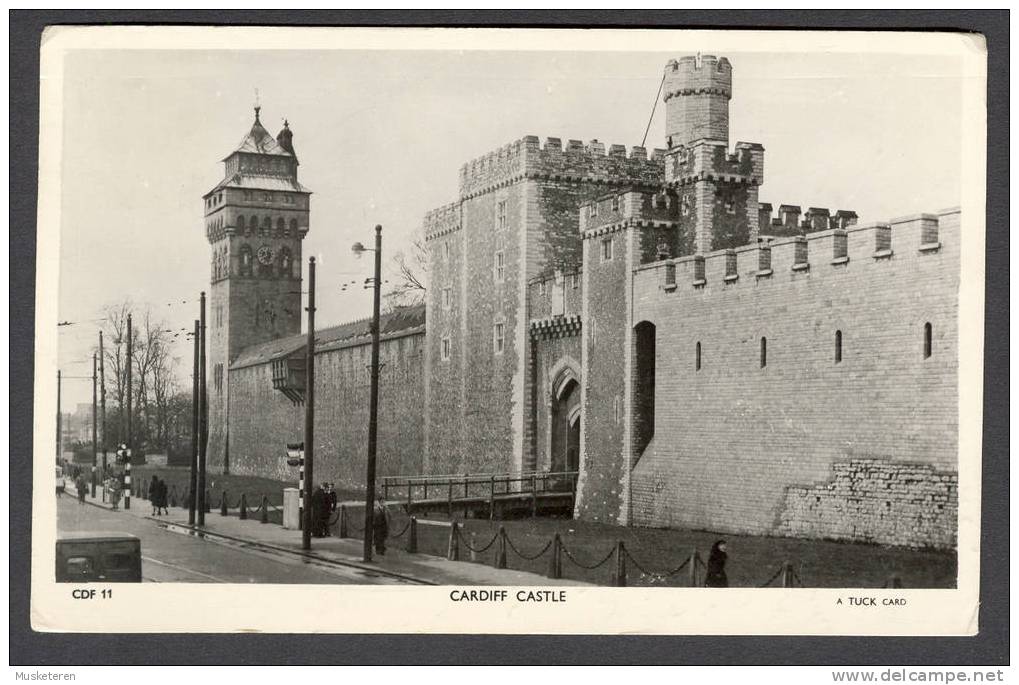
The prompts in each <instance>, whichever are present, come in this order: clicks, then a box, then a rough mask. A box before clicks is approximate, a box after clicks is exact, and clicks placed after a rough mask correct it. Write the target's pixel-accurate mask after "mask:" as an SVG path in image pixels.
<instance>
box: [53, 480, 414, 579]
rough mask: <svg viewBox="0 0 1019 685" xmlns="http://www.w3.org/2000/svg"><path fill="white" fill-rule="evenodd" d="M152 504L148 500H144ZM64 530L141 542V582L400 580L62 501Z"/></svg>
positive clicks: (59, 509) (59, 507) (66, 499)
mask: <svg viewBox="0 0 1019 685" xmlns="http://www.w3.org/2000/svg"><path fill="white" fill-rule="evenodd" d="M139 504H142V505H144V506H148V502H139ZM57 529H58V530H59V531H60V532H71V531H103V532H122V533H130V534H132V535H136V536H138V537H139V538H140V539H141V542H142V578H143V580H144V581H145V582H156V583H287V584H314V583H318V584H329V585H377V584H394V583H396V584H399V583H404V582H406V581H402V580H401V579H399V578H394V577H391V576H386V575H382V574H378V573H372V572H370V571H362V570H361V569H357V568H352V567H349V566H340V565H336V564H330V563H328V562H323V561H317V560H310V559H305V558H303V557H300V556H297V555H293V554H288V553H285V552H276V551H273V550H267V549H264V548H260V547H257V546H253V545H247V544H244V543H234V542H229V541H223V540H221V541H211V540H207V539H201V538H196V537H194V536H193V535H191V534H189V533H188V532H187V531H186V530H184V529H182V528H176V527H172V526H171V527H169V528H168V527H165V526H161V525H160V524H158V523H157V522H155V521H149V520H147V519H143V518H139V517H137V516H134V515H131V514H126V513H124V512H113V511H109V510H107V509H102V508H100V507H95V506H92V505H89V504H85V505H79V504H78V502H77V500H76V499H75V498H74V497H73V496H68V495H64V496H63V497H59V498H58V505H57Z"/></svg>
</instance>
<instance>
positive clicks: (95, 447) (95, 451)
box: [92, 352, 99, 499]
mask: <svg viewBox="0 0 1019 685" xmlns="http://www.w3.org/2000/svg"><path fill="white" fill-rule="evenodd" d="M97 364H98V360H97V359H96V353H95V352H93V353H92V497H93V499H94V498H95V496H96V470H97V468H98V466H99V433H98V432H97V430H96V429H97V428H98V425H97V423H98V417H97V416H96V412H97V411H98V409H99V407H98V406H97V405H96V386H97V385H98V384H99V377H98V374H97V372H96V366H97Z"/></svg>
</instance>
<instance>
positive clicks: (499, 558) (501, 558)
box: [495, 526, 506, 568]
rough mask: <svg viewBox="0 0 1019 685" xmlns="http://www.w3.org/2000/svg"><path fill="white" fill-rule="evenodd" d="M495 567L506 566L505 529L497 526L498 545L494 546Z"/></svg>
mask: <svg viewBox="0 0 1019 685" xmlns="http://www.w3.org/2000/svg"><path fill="white" fill-rule="evenodd" d="M495 567H496V568H506V529H505V528H503V527H502V526H499V545H498V546H497V547H496V548H495Z"/></svg>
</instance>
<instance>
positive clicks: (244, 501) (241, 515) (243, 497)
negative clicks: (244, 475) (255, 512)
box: [237, 492, 248, 521]
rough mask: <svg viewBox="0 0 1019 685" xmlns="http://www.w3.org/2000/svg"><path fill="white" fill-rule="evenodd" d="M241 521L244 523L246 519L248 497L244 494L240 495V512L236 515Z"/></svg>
mask: <svg viewBox="0 0 1019 685" xmlns="http://www.w3.org/2000/svg"><path fill="white" fill-rule="evenodd" d="M237 518H239V519H240V520H242V521H246V520H247V518H248V496H247V495H246V494H245V493H243V492H242V493H241V511H240V513H239V514H238V515H237Z"/></svg>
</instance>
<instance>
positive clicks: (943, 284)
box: [581, 211, 959, 547]
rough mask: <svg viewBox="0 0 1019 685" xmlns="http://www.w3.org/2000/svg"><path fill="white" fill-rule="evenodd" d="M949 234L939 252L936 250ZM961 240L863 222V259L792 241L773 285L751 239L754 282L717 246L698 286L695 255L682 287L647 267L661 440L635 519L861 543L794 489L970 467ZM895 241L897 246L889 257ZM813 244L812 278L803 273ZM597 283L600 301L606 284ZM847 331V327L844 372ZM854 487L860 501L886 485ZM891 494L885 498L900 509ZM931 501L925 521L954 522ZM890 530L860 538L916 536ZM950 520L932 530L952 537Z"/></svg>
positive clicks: (947, 229) (662, 266) (662, 269)
mask: <svg viewBox="0 0 1019 685" xmlns="http://www.w3.org/2000/svg"><path fill="white" fill-rule="evenodd" d="M935 225H937V230H938V234H939V238H938V239H939V240H940V245H929V244H925V243H929V242H930V236H931V233H932V227H933V226H935ZM958 231H959V214H958V212H957V211H947V212H944V213H942V214H941V215H940V216H937V217H935V216H931V215H922V216H920V217H912V218H907V219H904V220H896V221H893V222H892V223H891V224H890V226H889V225H872V226H851V227H850V228H849V229H848V231H847V243H848V262H846V261H845V260H833V256H834V255H835V254H836V252H835V250H836V244H837V242H838V239H839V237H838V236H837V235H836V234H837V233H840V232H839V231H825V232H818V233H815V234H810V235H808V236H807V237H806V239H805V241H806V242H805V243H802V242H801V241H802V240H803V239H786V240H778V241H775V242H774V243H772V245H771V249H770V254H771V273H770V274H768V273H767V272H764V273H762V274H760V275H759V274H758V273H757V272H758V265H759V259H758V257H759V255H758V251H759V248H758V247H757V246H748V247H745V248H741V249H740V250H737V251H735V255H736V258H737V273H738V279H736V280H731V279H730V280H728V281H727V280H726V279H725V274H726V262H727V261H728V260H729V259H730V257H729V256H727V253H725V252H722V253H713V254H710V255H707V256H706V259H705V261H704V269H705V279H706V283H705V284H704V285H703V286H695V285H694V273H693V271H694V268H695V266H694V265H695V262H696V260H695V259H692V258H688V259H681V260H672V263H673V265H674V267H675V269H676V281H677V287H676V288H675V290H672V291H670V290H666V289H665V288H664V283H665V274H666V271H667V265H668V263H669V262H659V263H656V264H653V265H648V266H645V267H641V268H640V269H639V270H638V271H637V273H636V274H635V295H634V298H635V302H634V313H633V322H634V323H636V322H639V321H641V320H648V321H651V322H652V323H655V324H656V326H657V333H658V338H657V339H658V355H657V358H656V365H657V374H656V375H657V383H656V402H655V406H656V417H655V428H656V434H655V438H654V441H653V442H652V444H651V445H649V447H648V449H647V450H646V451H645V452H644V454H643V455H642V456H641V457H640V459H639V461H638V462H637V464H636V467H635V468H634V470H633V474H632V483H633V486H632V487H633V499H632V509H633V514H634V518H635V522H636V523H637V524H638V525H648V526H680V527H693V528H704V529H709V530H718V531H731V532H741V533H755V534H777V533H781V534H794V533H795V534H810V535H812V536H816V535H822V536H824V535H829V534H830V535H831V536H834V537H839V536H841V537H845V531H844V530H841V529H840V530H834V529H832V530H831V531H830V533H829V532H826V530H825V526H826V525H829V524H830V523H831V521H832V519H831V518H822V519H817V520H813V521H812V522H810V521H807V522H804V519H803V518H802V516H800V517H799V518H797V516H791V515H787V514H786V513H785V510H786V508H787V507H788V506H793V505H795V503H796V498H795V497H793V498H792V500H790V499H789V498H788V497H787V492H788V490H789V488H800V489H801V490H800V491H798V492H802V488H803V487H805V485H807V484H811V483H826V482H828V481H831V480H832V478H833V464H835V463H836V462H844V461H846V460H847V459H849V460H858V459H873V460H877V462H875V463H877V464H878V466H879V467H880V468H879V469H878V470H880V469H885V468H886V466H885V464H888V465H891V466H888V467H887V468H889V469H891V471H890V472H893V473H898V474H899V475H898V476H897V478H898V480H897V481H896V482H905V479H908V478H912V477H911V476H908V475H906V474H908V473H910V469H913V468H915V465H917V464H919V465H927V466H929V467H930V468H932V469H935V470H937V471H939V472H941V471H947V472H948V473H949V475H950V474H951V473H952V472H956V471H957V432H958V418H957V414H958V385H957V363H958V360H957V337H958V331H957V323H956V322H957V313H958V282H959V235H958ZM889 234H890V237H891V251H890V252H889V251H879V250H880V248H882V247H884V246H885V244H886V241H887V238H888V236H889ZM804 245H805V246H806V248H807V251H806V255H807V257H806V261H807V262H808V263H809V267H808V268H803V267H802V266H800V267H799V268H797V269H795V270H794V268H793V266H794V264H795V263H797V262H799V261H802V256H803V254H802V247H803V246H804ZM763 249H764V250H765V251H767V248H763ZM797 252H799V253H800V254H799V255H797ZM833 261H834V262H835V263H833ZM589 270H590V269H589ZM587 288H588V289H589V291H590V292H592V293H597V292H599V288H598V287H597V286H595V285H593V284H592V283H591V282H590V281H588V284H587ZM925 322H931V323H932V325H933V354H932V355H931V357H930V358H924V356H923V328H924V323H925ZM585 323H586V322H585ZM619 325H623V324H622V323H620V324H619ZM836 330H841V331H842V334H843V360H842V362H841V363H838V364H836V363H834V336H835V331H836ZM762 336H766V337H767V339H768V355H767V366H766V367H764V368H761V365H760V338H761V337H762ZM698 341H700V342H701V343H702V369H701V370H700V371H696V370H695V369H694V349H695V345H696V343H697V342H698ZM603 363H604V365H605V367H604V369H603V368H602V364H603ZM616 363H617V362H615V361H614V360H612V359H606V360H604V361H602V360H601V359H600V358H596V357H593V358H592V360H591V362H590V363H589V364H588V365H587V368H586V369H585V377H587V378H599V377H610V376H613V375H614V374H615V373H616ZM587 425H588V427H589V428H590V426H591V424H590V423H588V424H587ZM875 468H876V469H877V468H878V467H875ZM896 469H898V470H896ZM940 476H941V474H938V477H939V478H940ZM854 478H855V481H854V482H855V485H853V486H852V487H853V488H855V489H856V490H867V489H873V487H874V486H875V484H877V483H879V482H880V481H879V480H878V479H877V478H875V477H872V476H871V475H869V474H860V475H858V476H854ZM920 480H921V481H922V480H923V479H920ZM924 487H926V486H924V485H922V484H921V485H920V486H918V488H917V492H922V493H926V491H925V490H923V488H924ZM882 494H883V493H882V492H871V493H870V495H868V496H873V497H876V498H877V499H879V500H880V501H882V502H883V501H885V500H884V499H881V495H882ZM924 496H925V497H926V494H924ZM885 499H887V498H885ZM924 501H925V502H927V503H928V505H926V508H925V509H924V511H923V514H922V515H923V517H924V520H927V519H930V520H939V521H947V520H950V519H951V518H952V517H954V515H955V514H954V511H952V510H951V508H950V506H946V507H945V510H944V511H938V510H937V508H936V505H935V504H933V500H926V499H925V500H924ZM914 504H915V503H914ZM938 504H944V503H943V502H939V503H938ZM797 506H798V505H797ZM840 506H841V505H840ZM847 506H848V505H847ZM893 506H894V505H893ZM917 506H919V505H917ZM936 512H937V513H936ZM581 513H582V514H584V513H585V512H583V511H582V512H581ZM783 517H786V518H783ZM945 517H947V518H945ZM863 520H869V519H863ZM783 521H786V523H783ZM797 521H799V522H797ZM819 521H826V522H827V523H820V522H819ZM868 525H869V524H868ZM882 525H884V524H878V523H874V527H872V528H866V527H865V526H863V525H861V526H858V528H857V529H856V530H855V531H854V532H853V533H852V539H858V540H878V539H887V535H892V536H899V537H898V538H896V539H898V540H901V539H902V537H901V535H902V531H901V530H898V529H897V531H896V532H894V533H889V532H888V531H884V530H882V528H881V526H882ZM913 525H916V526H918V527H921V528H922V527H923V526H927V524H922V526H921V524H920V522H919V519H916V520H914V521H913V522H912V523H910V524H907V528H909V529H910V530H912V526H913ZM932 525H933V524H932ZM939 526H941V524H938V525H934V527H933V528H931V529H930V530H935V531H937V530H941V531H943V530H945V529H946V528H945V527H944V526H941V527H939ZM808 529H809V531H808ZM923 530H924V531H928V528H923ZM797 531H798V532H797ZM911 535H912V537H911V538H910V542H909V543H908V544H914V543H915V544H931V545H934V546H945V547H947V546H951V545H952V544H953V539H949V538H947V537H943V536H942V537H939V538H937V539H936V540H933V539H931V535H933V533H929V532H921V531H920V530H916V531H913V532H912V533H911ZM907 537H908V536H907Z"/></svg>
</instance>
